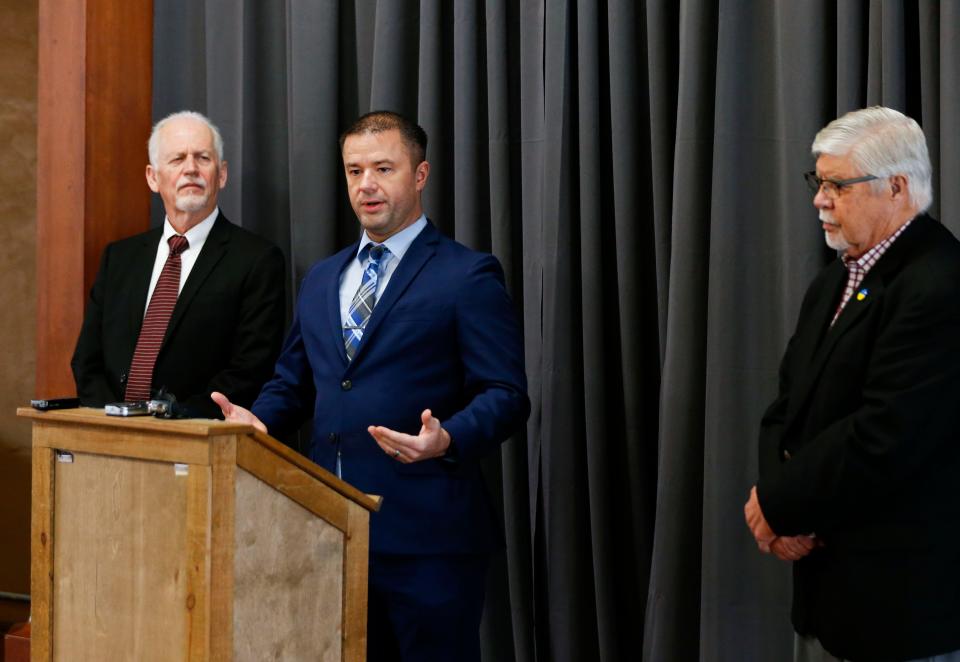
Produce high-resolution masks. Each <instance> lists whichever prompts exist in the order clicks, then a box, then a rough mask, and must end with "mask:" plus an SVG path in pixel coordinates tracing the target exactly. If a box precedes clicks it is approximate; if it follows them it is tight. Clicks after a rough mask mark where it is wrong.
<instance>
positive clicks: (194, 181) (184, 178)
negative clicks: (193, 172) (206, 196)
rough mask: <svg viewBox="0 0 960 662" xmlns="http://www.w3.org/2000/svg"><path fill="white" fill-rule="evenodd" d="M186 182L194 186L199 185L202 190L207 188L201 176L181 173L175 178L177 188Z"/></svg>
mask: <svg viewBox="0 0 960 662" xmlns="http://www.w3.org/2000/svg"><path fill="white" fill-rule="evenodd" d="M187 184H193V185H194V186H199V187H200V188H201V189H203V190H204V191H206V190H207V183H206V182H205V181H203V177H190V176H189V175H183V176H182V177H181V178H180V179H178V180H177V190H180V189H181V188H183V187H184V186H186V185H187Z"/></svg>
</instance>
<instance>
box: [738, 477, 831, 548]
mask: <svg viewBox="0 0 960 662" xmlns="http://www.w3.org/2000/svg"><path fill="white" fill-rule="evenodd" d="M743 515H744V518H745V519H746V520H747V527H748V528H749V529H750V533H752V534H753V537H754V539H755V540H756V541H757V547H758V548H759V549H760V551H761V552H763V553H764V554H773V555H774V556H776V557H777V558H778V559H780V560H781V561H799V560H800V559H802V558H803V557H805V556H806V555H807V554H809V553H810V552H812V551H813V550H814V549H816V547H817V546H818V545H819V544H820V543H819V541H818V540H817V538H815V537H814V536H812V535H811V536H803V535H800V536H778V535H777V534H776V533H774V532H773V529H771V528H770V525H769V524H768V523H767V519H766V517H764V516H763V511H762V510H761V509H760V500H759V499H758V498H757V486H756V485H754V486H753V487H752V488H751V489H750V498H749V499H747V503H746V504H744V506H743Z"/></svg>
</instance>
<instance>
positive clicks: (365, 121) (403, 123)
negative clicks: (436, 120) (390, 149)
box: [340, 110, 427, 167]
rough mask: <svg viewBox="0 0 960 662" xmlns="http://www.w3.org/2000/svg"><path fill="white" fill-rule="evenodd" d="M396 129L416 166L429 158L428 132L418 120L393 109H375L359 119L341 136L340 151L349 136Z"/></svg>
mask: <svg viewBox="0 0 960 662" xmlns="http://www.w3.org/2000/svg"><path fill="white" fill-rule="evenodd" d="M394 129H396V130H397V131H399V132H400V138H401V139H403V142H404V143H405V144H406V146H407V149H408V150H410V158H411V160H412V161H413V165H414V167H416V166H418V165H420V163H421V162H422V161H423V160H424V159H425V158H427V132H426V131H424V130H423V128H421V127H420V125H418V124H417V123H416V122H411V121H410V120H408V119H407V118H406V117H404V116H403V115H401V114H400V113H395V112H393V111H392V110H375V111H373V112H371V113H367V114H366V115H363V116H361V117H359V118H358V119H357V121H355V122H354V123H353V124H351V125H350V128H349V129H347V130H346V131H344V132H343V134H342V135H341V136H340V151H341V152H342V151H343V143H344V142H346V140H347V137H348V136H359V135H361V134H363V133H383V132H384V131H392V130H394Z"/></svg>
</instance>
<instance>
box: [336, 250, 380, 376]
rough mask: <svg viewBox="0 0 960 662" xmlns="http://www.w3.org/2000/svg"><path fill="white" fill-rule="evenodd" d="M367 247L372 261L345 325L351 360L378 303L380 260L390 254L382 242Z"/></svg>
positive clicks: (355, 296)
mask: <svg viewBox="0 0 960 662" xmlns="http://www.w3.org/2000/svg"><path fill="white" fill-rule="evenodd" d="M367 248H369V249H370V261H369V262H367V266H366V268H365V269H364V270H363V279H362V280H361V281H360V287H359V288H358V289H357V293H356V294H355V295H354V296H353V303H351V304H350V310H349V312H348V313H347V321H346V323H345V324H344V325H343V344H344V346H345V347H346V349H347V358H348V359H350V360H351V361H352V360H353V357H354V355H355V354H356V353H357V347H359V346H360V340H362V339H363V329H364V327H366V326H367V320H369V319H370V314H371V313H373V307H374V306H375V305H376V303H377V279H378V278H379V276H380V264H381V262H380V261H381V260H382V259H383V258H384V255H385V254H386V255H389V254H390V251H389V249H387V247H386V246H381V245H380V244H367ZM365 250H366V249H365Z"/></svg>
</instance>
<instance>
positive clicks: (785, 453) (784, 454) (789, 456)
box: [783, 450, 793, 460]
mask: <svg viewBox="0 0 960 662" xmlns="http://www.w3.org/2000/svg"><path fill="white" fill-rule="evenodd" d="M791 457H793V456H792V455H790V451H788V450H785V451H783V459H784V460H789V459H790V458H791Z"/></svg>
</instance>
